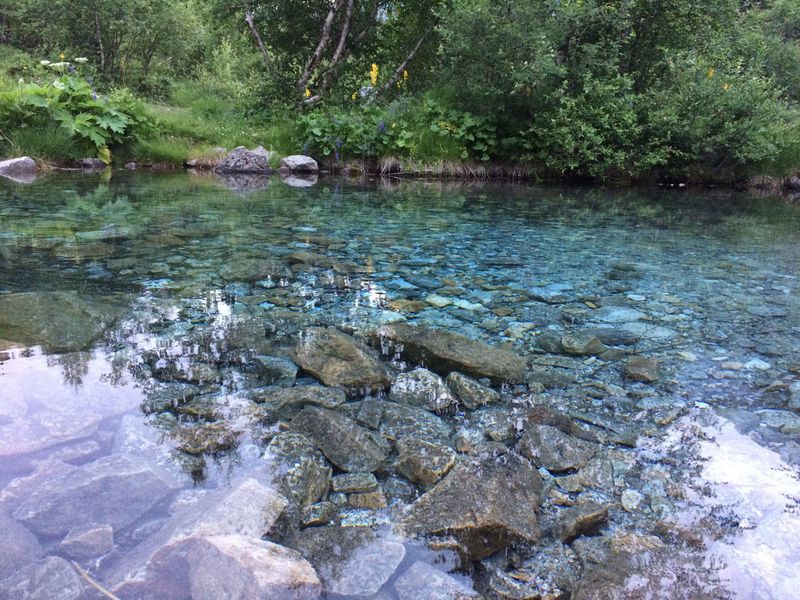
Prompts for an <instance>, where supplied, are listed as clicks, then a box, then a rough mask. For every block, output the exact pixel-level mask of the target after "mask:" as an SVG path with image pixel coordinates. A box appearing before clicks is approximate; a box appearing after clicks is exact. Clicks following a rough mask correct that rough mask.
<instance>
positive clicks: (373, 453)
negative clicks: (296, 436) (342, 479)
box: [291, 406, 386, 472]
mask: <svg viewBox="0 0 800 600" xmlns="http://www.w3.org/2000/svg"><path fill="white" fill-rule="evenodd" d="M291 427H292V429H294V430H295V431H297V432H299V433H302V434H303V435H305V436H307V437H308V438H309V439H310V440H312V441H313V442H314V444H315V445H316V446H317V448H319V449H320V450H321V451H322V453H323V454H324V455H325V456H326V457H327V458H328V460H330V461H331V462H332V463H333V464H335V465H336V466H337V467H339V468H340V469H342V470H343V471H350V472H357V471H367V472H372V471H377V470H378V469H380V468H381V467H382V466H383V463H384V461H385V460H386V451H385V450H384V449H383V448H382V447H381V446H379V445H378V444H377V443H376V442H375V440H374V439H373V434H372V433H371V432H370V431H369V430H367V429H364V428H363V427H361V426H360V425H358V424H356V422H355V421H353V420H352V419H350V418H349V417H346V416H344V415H342V414H340V413H337V412H334V411H331V410H327V409H324V408H317V407H314V406H306V407H305V408H304V409H303V410H302V411H301V412H300V414H299V415H297V416H296V417H295V418H294V419H293V420H292V423H291Z"/></svg>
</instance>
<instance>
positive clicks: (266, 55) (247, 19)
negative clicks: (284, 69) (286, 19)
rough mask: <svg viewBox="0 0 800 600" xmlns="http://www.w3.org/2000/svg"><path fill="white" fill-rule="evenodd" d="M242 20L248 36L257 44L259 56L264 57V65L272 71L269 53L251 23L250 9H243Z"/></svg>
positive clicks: (272, 64) (251, 14) (251, 13)
mask: <svg viewBox="0 0 800 600" xmlns="http://www.w3.org/2000/svg"><path fill="white" fill-rule="evenodd" d="M244 20H245V22H247V27H248V28H249V29H250V35H252V36H253V39H254V40H255V41H256V44H258V49H259V50H261V56H263V57H264V63H266V65H267V68H268V69H270V70H271V69H272V67H273V66H274V63H273V62H272V57H271V56H270V55H269V51H268V50H267V47H266V46H265V45H264V41H263V40H262V39H261V35H260V34H259V33H258V29H256V26H255V24H254V23H253V11H252V10H250V8H247V9H245V12H244Z"/></svg>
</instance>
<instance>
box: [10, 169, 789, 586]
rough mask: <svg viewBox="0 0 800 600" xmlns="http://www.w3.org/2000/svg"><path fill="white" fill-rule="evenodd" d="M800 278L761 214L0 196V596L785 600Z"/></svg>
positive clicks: (387, 185) (773, 213) (55, 188)
mask: <svg viewBox="0 0 800 600" xmlns="http://www.w3.org/2000/svg"><path fill="white" fill-rule="evenodd" d="M294 183H295V185H297V184H299V183H302V182H294ZM231 186H232V187H231ZM798 277H800V205H798V204H792V203H790V202H788V201H785V200H782V199H777V198H758V197H753V196H745V195H740V194H732V193H723V192H706V193H702V194H699V195H693V194H689V193H685V192H678V191H661V192H655V193H647V192H642V191H627V190H624V191H619V190H598V189H591V190H590V189H553V188H540V187H528V186H523V185H513V186H512V185H506V186H503V185H489V184H465V185H462V184H448V183H444V184H443V183H422V182H396V181H364V182H358V181H348V180H344V179H321V180H320V181H318V182H317V183H316V184H315V185H313V186H309V187H292V186H289V185H287V184H286V183H284V182H281V181H280V179H278V178H276V179H274V180H272V181H232V180H229V181H227V182H222V181H219V180H217V179H216V178H214V177H211V176H200V175H185V174H179V175H149V174H141V175H140V174H130V173H117V172H115V173H113V175H112V176H110V177H109V176H108V175H107V174H106V175H103V174H100V175H88V174H87V175H75V174H65V175H58V176H51V177H48V178H45V179H40V180H38V181H36V182H34V183H31V184H24V185H23V184H15V183H11V182H5V181H0V549H2V551H0V598H9V599H12V598H13V599H23V598H31V599H42V598H47V599H56V598H57V599H78V598H90V599H94V598H108V597H118V598H123V599H137V600H138V599H147V598H152V599H154V600H155V599H159V600H169V599H175V600H181V599H188V598H194V599H222V598H225V599H229V598H241V599H245V598H248V599H249V598H318V597H327V598H376V599H381V600H383V599H400V600H407V599H408V600H410V599H412V598H413V599H416V598H472V597H480V598H503V599H526V598H548V599H567V598H573V599H590V598H591V599H593V598H598V599H599V598H609V599H611V598H614V599H616V598H620V599H622V598H687V599H688V598H741V599H749V598H754V599H755V598H758V599H761V598H775V599H791V598H800V591H799V590H800V569H798V568H797V565H798V564H800V478H799V477H798V473H800V469H799V467H798V465H800V279H798Z"/></svg>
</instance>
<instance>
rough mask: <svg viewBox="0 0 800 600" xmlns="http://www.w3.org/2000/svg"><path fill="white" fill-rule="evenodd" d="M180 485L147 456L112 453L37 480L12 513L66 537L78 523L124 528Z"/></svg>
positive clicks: (36, 527)
mask: <svg viewBox="0 0 800 600" xmlns="http://www.w3.org/2000/svg"><path fill="white" fill-rule="evenodd" d="M179 485H180V484H178V483H177V482H176V480H175V479H174V478H173V477H171V476H170V475H169V474H167V473H165V472H163V471H161V470H160V469H159V468H158V467H156V466H153V465H150V464H148V462H147V461H145V460H144V459H141V458H139V457H134V456H128V455H124V454H117V455H110V456H106V457H103V458H101V459H99V460H97V461H95V462H92V463H89V464H87V465H84V466H81V467H79V468H77V469H65V470H64V471H63V472H61V473H60V474H58V473H56V474H55V476H54V477H53V478H47V479H40V480H38V481H37V482H36V484H35V485H33V486H31V489H29V490H28V493H27V494H26V495H25V496H22V497H19V498H18V500H17V502H16V505H15V506H13V512H12V514H11V516H13V517H14V518H15V519H17V520H18V521H19V522H20V523H22V524H23V525H25V526H26V527H27V528H28V529H30V530H31V531H33V532H34V533H36V534H38V535H41V536H46V537H56V536H63V535H64V534H66V533H67V532H69V531H70V530H71V529H72V528H74V527H81V526H89V525H93V524H95V523H107V524H109V525H111V526H112V527H113V528H114V529H124V528H125V527H127V526H129V525H131V524H133V523H135V522H136V521H137V520H138V519H139V518H140V517H142V516H143V515H144V514H145V513H147V512H148V511H150V510H151V509H152V508H154V507H155V506H156V504H158V503H159V502H160V501H161V500H163V499H165V498H166V497H167V496H168V495H170V494H171V493H172V492H174V491H175V490H176V489H177V488H178V487H179Z"/></svg>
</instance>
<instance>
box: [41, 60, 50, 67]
mask: <svg viewBox="0 0 800 600" xmlns="http://www.w3.org/2000/svg"><path fill="white" fill-rule="evenodd" d="M39 64H40V65H42V66H43V67H46V66H47V65H49V64H50V61H49V60H40V61H39Z"/></svg>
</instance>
